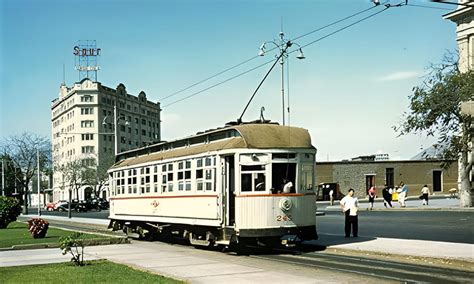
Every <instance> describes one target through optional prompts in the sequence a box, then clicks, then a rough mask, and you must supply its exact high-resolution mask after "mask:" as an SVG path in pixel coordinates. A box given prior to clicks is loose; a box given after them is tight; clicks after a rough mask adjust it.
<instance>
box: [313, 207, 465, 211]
mask: <svg viewBox="0 0 474 284" xmlns="http://www.w3.org/2000/svg"><path fill="white" fill-rule="evenodd" d="M320 210H321V211H323V212H328V211H330V212H339V211H341V210H340V209H339V208H329V209H327V208H326V209H320ZM370 211H378V212H389V211H396V212H402V211H420V212H422V211H427V212H429V211H449V212H474V207H473V208H452V207H404V208H399V207H397V208H374V209H373V210H364V209H363V208H359V212H370Z"/></svg>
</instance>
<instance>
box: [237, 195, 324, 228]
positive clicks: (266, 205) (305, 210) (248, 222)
mask: <svg viewBox="0 0 474 284" xmlns="http://www.w3.org/2000/svg"><path fill="white" fill-rule="evenodd" d="M315 212H316V205H315V196H314V195H312V194H309V195H303V194H294V195H264V196H240V197H239V198H237V199H236V222H237V223H236V225H237V228H239V229H256V228H261V229H272V228H282V227H305V226H315V225H316V219H315V217H314V216H315Z"/></svg>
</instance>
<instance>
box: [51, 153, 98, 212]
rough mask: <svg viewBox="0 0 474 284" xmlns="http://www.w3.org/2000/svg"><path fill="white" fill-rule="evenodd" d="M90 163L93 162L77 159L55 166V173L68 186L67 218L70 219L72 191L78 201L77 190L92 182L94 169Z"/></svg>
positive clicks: (86, 159)
mask: <svg viewBox="0 0 474 284" xmlns="http://www.w3.org/2000/svg"><path fill="white" fill-rule="evenodd" d="M91 161H93V159H88V158H85V159H80V158H79V159H73V160H69V161H67V162H65V163H61V164H57V165H56V166H55V171H57V172H59V173H61V174H62V179H63V182H65V183H66V184H68V191H69V217H71V199H72V191H73V189H74V191H75V192H76V199H78V200H79V189H80V188H81V186H83V185H90V184H92V183H93V182H94V169H93V168H91V164H90V162H91ZM63 186H64V184H63Z"/></svg>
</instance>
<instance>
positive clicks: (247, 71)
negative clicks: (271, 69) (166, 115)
mask: <svg viewBox="0 0 474 284" xmlns="http://www.w3.org/2000/svg"><path fill="white" fill-rule="evenodd" d="M272 62H273V59H272V60H270V61H267V62H265V63H262V64H260V65H257V66H255V67H253V68H252V69H248V70H246V71H244V72H242V73H239V74H237V75H235V76H232V77H230V78H227V79H226V80H224V81H221V82H219V83H216V84H214V85H211V86H209V87H207V88H204V89H202V90H200V91H197V92H194V93H192V94H190V95H188V96H186V97H183V98H181V99H179V100H176V101H173V102H171V103H169V104H166V105H164V106H163V107H168V106H170V105H174V104H176V103H179V102H181V101H184V100H186V99H189V98H191V97H194V96H196V95H199V94H201V93H203V92H205V91H208V90H210V89H212V88H215V87H217V86H219V85H222V84H224V83H227V82H229V81H231V80H234V79H235V78H238V77H240V76H243V75H245V74H247V73H250V72H252V71H254V70H257V69H258V68H260V67H263V66H265V65H267V64H270V63H272Z"/></svg>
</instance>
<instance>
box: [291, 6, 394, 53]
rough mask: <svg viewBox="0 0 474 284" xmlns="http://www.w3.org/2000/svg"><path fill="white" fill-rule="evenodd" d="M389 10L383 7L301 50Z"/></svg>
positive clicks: (305, 45) (311, 42) (302, 46)
mask: <svg viewBox="0 0 474 284" xmlns="http://www.w3.org/2000/svg"><path fill="white" fill-rule="evenodd" d="M389 8H390V6H388V7H385V8H384V9H383V10H380V11H378V12H376V13H373V14H370V15H368V16H366V17H364V18H362V19H360V20H357V21H355V22H353V23H351V24H349V25H347V26H344V27H342V28H340V29H337V30H335V31H333V32H331V33H328V34H327V35H325V36H322V37H320V38H318V39H315V40H313V41H310V42H309V43H307V44H304V45H301V48H305V47H307V46H309V45H312V44H315V43H317V42H318V41H321V40H323V39H325V38H328V37H330V36H332V35H334V34H337V33H338V32H342V31H343V30H345V29H348V28H350V27H352V26H355V25H357V24H358V23H360V22H363V21H365V20H368V19H370V18H372V17H375V16H377V15H378V14H380V13H383V12H385V11H387V10H388V9H389ZM296 51H298V49H295V50H293V51H290V52H288V53H293V52H296Z"/></svg>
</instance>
